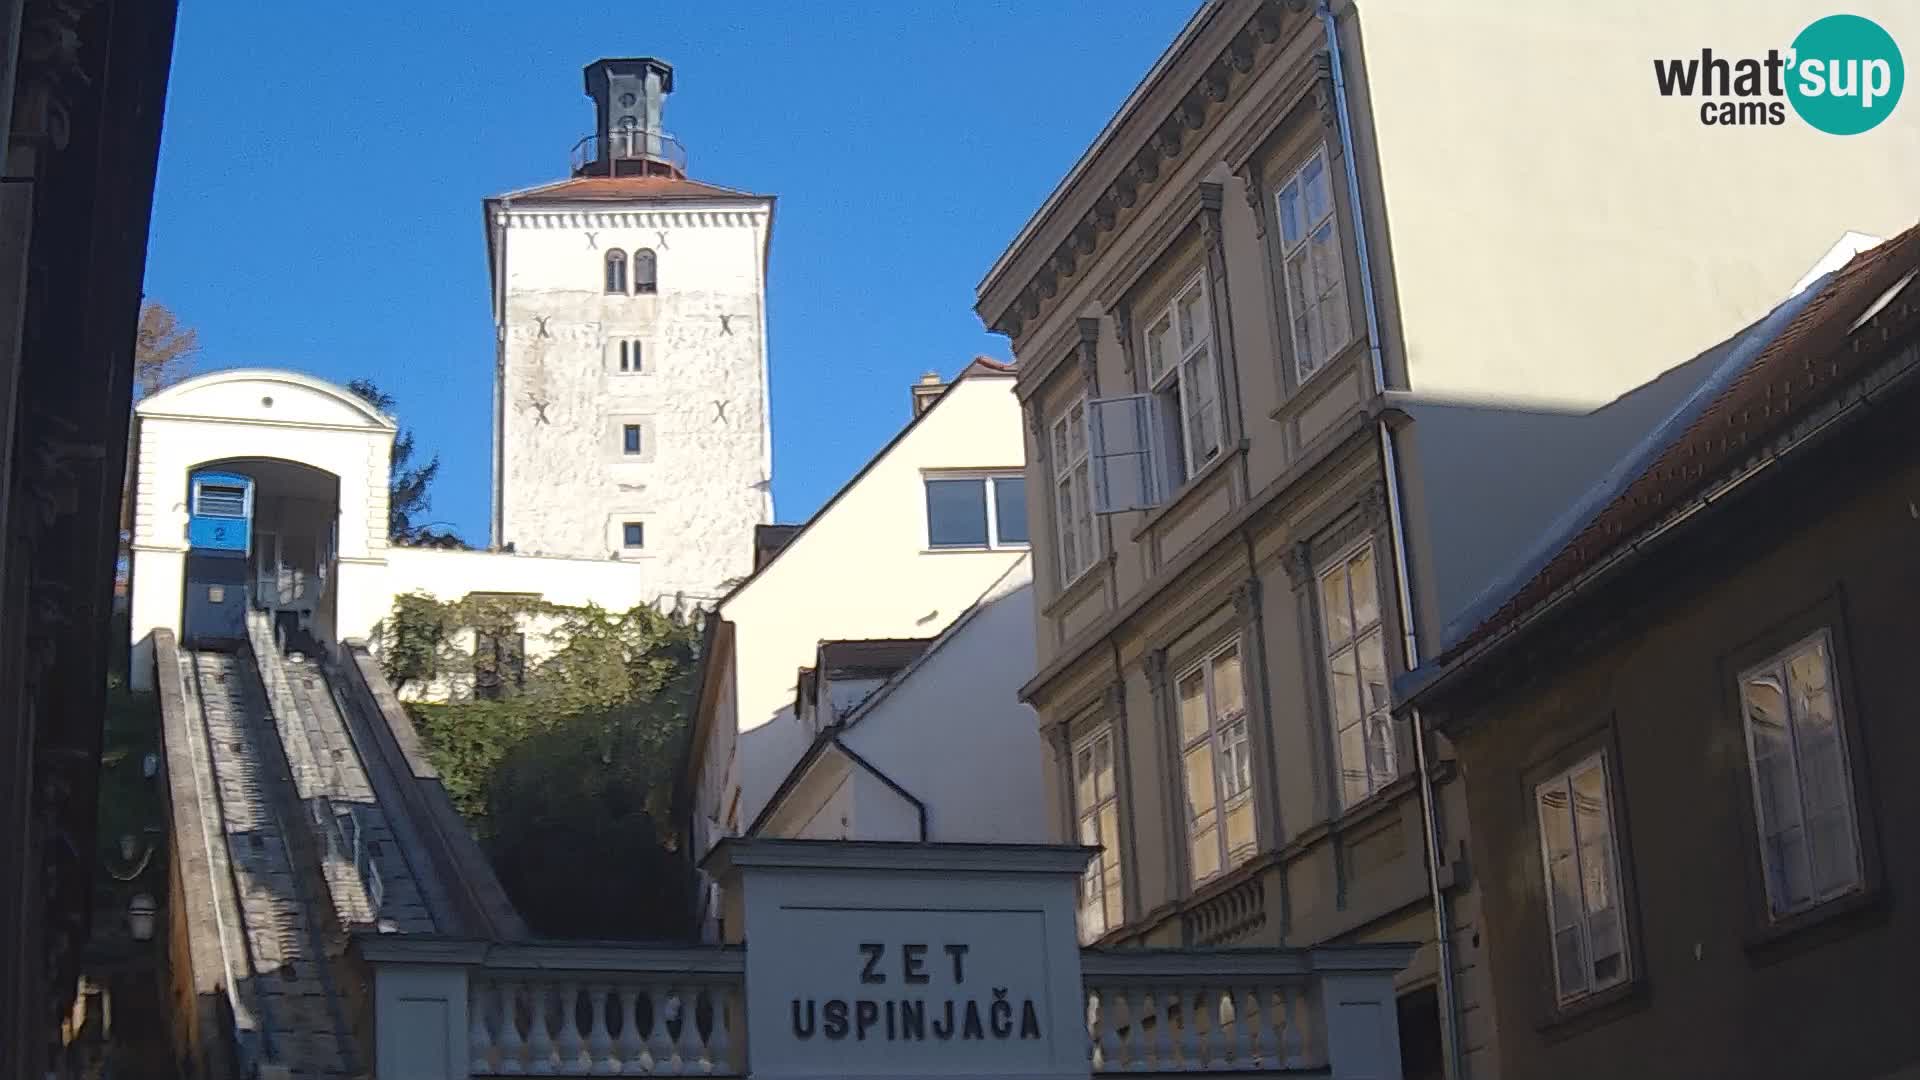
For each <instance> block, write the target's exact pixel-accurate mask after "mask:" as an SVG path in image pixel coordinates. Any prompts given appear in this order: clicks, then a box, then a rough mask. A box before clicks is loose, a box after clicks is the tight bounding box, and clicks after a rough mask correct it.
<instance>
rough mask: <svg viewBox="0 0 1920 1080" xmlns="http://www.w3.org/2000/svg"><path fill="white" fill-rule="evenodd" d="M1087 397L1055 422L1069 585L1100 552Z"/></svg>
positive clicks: (1056, 520) (1063, 569) (1057, 503)
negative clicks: (1095, 529) (1095, 527)
mask: <svg viewBox="0 0 1920 1080" xmlns="http://www.w3.org/2000/svg"><path fill="white" fill-rule="evenodd" d="M1089 479H1090V474H1089V471H1088V466H1087V399H1086V398H1080V399H1079V400H1077V401H1075V402H1074V403H1073V404H1072V405H1070V406H1068V407H1067V411H1066V412H1064V413H1061V414H1060V416H1059V417H1058V418H1057V419H1055V420H1054V422H1053V508H1054V516H1053V529H1054V534H1055V536H1056V538H1057V539H1058V540H1059V543H1060V584H1061V585H1062V586H1065V585H1067V584H1068V583H1070V582H1073V581H1075V580H1078V579H1079V577H1080V575H1081V574H1083V573H1086V571H1087V569H1088V568H1089V567H1091V566H1092V565H1093V563H1094V559H1095V558H1096V557H1097V556H1098V555H1099V551H1098V549H1097V548H1096V547H1095V540H1094V534H1093V503H1092V501H1091V500H1092V492H1090V491H1088V490H1087V488H1088V482H1089Z"/></svg>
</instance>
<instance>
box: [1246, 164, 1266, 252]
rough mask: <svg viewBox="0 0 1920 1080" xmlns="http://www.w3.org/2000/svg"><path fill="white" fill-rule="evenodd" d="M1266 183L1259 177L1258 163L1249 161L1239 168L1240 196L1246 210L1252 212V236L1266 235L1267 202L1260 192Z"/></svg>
mask: <svg viewBox="0 0 1920 1080" xmlns="http://www.w3.org/2000/svg"><path fill="white" fill-rule="evenodd" d="M1265 183H1266V181H1265V178H1264V177H1262V176H1261V175H1260V163H1259V162H1258V161H1252V160H1249V161H1248V162H1247V163H1246V164H1245V165H1242V166H1241V167H1240V196H1241V197H1242V198H1244V199H1246V200H1247V209H1249V210H1251V211H1253V235H1255V236H1257V237H1258V236H1265V235H1267V200H1266V198H1265V196H1264V193H1263V192H1262V191H1261V190H1260V189H1261V188H1262V187H1263V186H1264V185H1265Z"/></svg>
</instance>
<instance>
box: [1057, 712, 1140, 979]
mask: <svg viewBox="0 0 1920 1080" xmlns="http://www.w3.org/2000/svg"><path fill="white" fill-rule="evenodd" d="M1102 745H1104V746H1105V747H1106V753H1107V786H1106V787H1105V788H1104V789H1103V788H1101V787H1100V783H1099V781H1100V774H1099V771H1098V770H1097V769H1095V768H1093V767H1092V764H1091V763H1092V762H1095V761H1098V760H1099V757H1098V755H1099V749H1100V747H1101V746H1102ZM1083 755H1084V756H1085V757H1086V759H1087V761H1088V762H1089V772H1090V775H1089V776H1088V777H1087V779H1086V781H1085V782H1086V783H1087V784H1089V785H1090V786H1091V787H1092V788H1093V801H1092V802H1091V803H1087V804H1084V805H1083V804H1082V800H1081V797H1080V787H1081V783H1082V779H1081V777H1082V774H1081V770H1080V761H1081V758H1082V756H1083ZM1067 776H1068V779H1069V782H1070V784H1071V787H1070V789H1069V795H1068V798H1069V799H1070V801H1071V803H1072V806H1073V823H1074V835H1075V836H1077V837H1079V839H1080V842H1081V843H1082V844H1095V845H1098V846H1099V847H1100V849H1101V850H1100V853H1099V854H1098V855H1095V856H1094V857H1093V859H1092V861H1091V862H1089V863H1088V864H1087V869H1086V872H1085V873H1084V874H1082V875H1081V877H1080V893H1079V901H1080V906H1079V909H1078V910H1079V925H1080V943H1081V944H1083V945H1084V944H1087V943H1089V942H1092V941H1095V940H1097V939H1099V938H1100V937H1103V936H1105V935H1106V934H1109V933H1111V932H1112V931H1113V930H1114V929H1115V928H1117V927H1119V926H1121V925H1123V924H1124V923H1125V921H1126V883H1125V881H1124V879H1123V878H1122V876H1121V875H1122V865H1123V861H1124V856H1123V855H1122V852H1121V848H1120V835H1119V833H1120V787H1119V777H1120V756H1119V743H1118V742H1117V741H1115V739H1114V737H1113V725H1111V724H1101V725H1100V726H1099V727H1097V728H1095V729H1093V730H1092V731H1089V732H1087V733H1086V734H1084V735H1082V736H1081V737H1080V738H1078V739H1076V740H1074V743H1073V754H1072V757H1071V758H1070V759H1069V760H1068V763H1067ZM1109 807H1111V808H1112V810H1113V827H1114V835H1112V836H1107V835H1106V834H1105V832H1104V830H1102V828H1101V826H1100V818H1101V814H1102V813H1104V812H1105V811H1106V810H1107V809H1108V808H1109ZM1109 877H1111V878H1112V879H1113V884H1112V885H1111V886H1109V885H1108V884H1107V879H1108V878H1109ZM1095 893H1097V894H1098V895H1097V896H1093V895H1092V894H1095ZM1089 911H1097V912H1098V913H1099V921H1098V922H1097V923H1096V922H1094V921H1093V920H1092V919H1091V918H1089V914H1088V913H1089Z"/></svg>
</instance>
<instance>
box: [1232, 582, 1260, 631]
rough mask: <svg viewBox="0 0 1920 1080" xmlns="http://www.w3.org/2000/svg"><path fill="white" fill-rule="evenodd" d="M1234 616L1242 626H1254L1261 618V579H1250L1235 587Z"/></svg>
mask: <svg viewBox="0 0 1920 1080" xmlns="http://www.w3.org/2000/svg"><path fill="white" fill-rule="evenodd" d="M1233 615H1234V618H1235V619H1237V620H1238V621H1239V623H1240V625H1241V626H1252V625H1253V624H1254V622H1255V621H1257V620H1258V619H1259V618H1260V579H1259V578H1257V577H1250V578H1248V579H1247V580H1245V581H1243V582H1241V583H1240V584H1238V585H1235V586H1234V587H1233Z"/></svg>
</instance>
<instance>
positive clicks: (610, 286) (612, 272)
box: [607, 249, 651, 293]
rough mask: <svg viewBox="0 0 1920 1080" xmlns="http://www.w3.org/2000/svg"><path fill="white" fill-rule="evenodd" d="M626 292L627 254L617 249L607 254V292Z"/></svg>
mask: <svg viewBox="0 0 1920 1080" xmlns="http://www.w3.org/2000/svg"><path fill="white" fill-rule="evenodd" d="M649 272H651V271H649ZM626 291H627V253H626V252H624V251H620V250H617V249H616V250H614V251H609V252H607V292H609V293H625V292H626Z"/></svg>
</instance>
